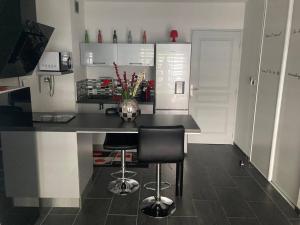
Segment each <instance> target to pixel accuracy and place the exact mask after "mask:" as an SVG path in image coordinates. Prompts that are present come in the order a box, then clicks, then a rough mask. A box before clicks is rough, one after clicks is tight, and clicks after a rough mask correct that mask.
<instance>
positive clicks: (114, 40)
mask: <svg viewBox="0 0 300 225" xmlns="http://www.w3.org/2000/svg"><path fill="white" fill-rule="evenodd" d="M113 43H118V37H117V31H116V30H114V35H113Z"/></svg>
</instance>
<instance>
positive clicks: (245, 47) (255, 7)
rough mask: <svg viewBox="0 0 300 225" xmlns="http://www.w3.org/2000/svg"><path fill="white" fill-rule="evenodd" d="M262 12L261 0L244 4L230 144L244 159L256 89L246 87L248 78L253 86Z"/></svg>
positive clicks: (248, 149)
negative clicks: (234, 144)
mask: <svg viewBox="0 0 300 225" xmlns="http://www.w3.org/2000/svg"><path fill="white" fill-rule="evenodd" d="M264 13H265V1H264V0H251V1H248V2H247V3H246V8H245V21H244V32H243V44H242V58H241V70H240V80H239V93H238V105H237V116H236V129H235V138H234V142H235V143H236V144H237V145H238V146H239V147H240V148H241V149H242V150H243V151H244V152H245V153H246V154H247V155H248V156H250V149H251V144H252V131H253V120H254V109H255V103H256V90H257V85H253V86H251V85H250V77H253V79H254V80H255V81H256V84H257V80H258V74H259V64H260V53H261V41H262V35H263V25H264Z"/></svg>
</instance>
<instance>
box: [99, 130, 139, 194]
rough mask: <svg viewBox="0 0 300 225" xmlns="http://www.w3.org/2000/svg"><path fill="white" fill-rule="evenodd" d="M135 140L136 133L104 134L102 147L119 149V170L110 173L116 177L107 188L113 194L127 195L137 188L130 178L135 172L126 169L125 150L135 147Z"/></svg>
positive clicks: (137, 185)
mask: <svg viewBox="0 0 300 225" xmlns="http://www.w3.org/2000/svg"><path fill="white" fill-rule="evenodd" d="M137 142H138V136H137V134H130V133H123V134H122V133H108V134H106V137H105V141H104V144H103V148H104V149H107V150H113V151H121V170H120V171H117V172H114V173H112V174H111V176H112V177H114V178H116V179H115V180H113V181H111V182H110V183H109V185H108V190H109V191H110V192H112V193H114V194H118V195H127V194H130V193H133V192H135V191H136V190H138V189H139V186H140V185H139V183H138V182H137V181H136V180H134V179H132V177H134V176H135V175H136V173H135V172H133V171H128V170H126V150H130V149H136V148H137Z"/></svg>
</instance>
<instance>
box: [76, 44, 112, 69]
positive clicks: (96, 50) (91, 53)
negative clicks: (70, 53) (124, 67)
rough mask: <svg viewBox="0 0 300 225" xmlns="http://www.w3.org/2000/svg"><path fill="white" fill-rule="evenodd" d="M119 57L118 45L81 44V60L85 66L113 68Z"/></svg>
mask: <svg viewBox="0 0 300 225" xmlns="http://www.w3.org/2000/svg"><path fill="white" fill-rule="evenodd" d="M117 56H118V47H117V44H98V43H81V44H80V60H81V64H82V65H85V66H111V65H113V63H114V62H117Z"/></svg>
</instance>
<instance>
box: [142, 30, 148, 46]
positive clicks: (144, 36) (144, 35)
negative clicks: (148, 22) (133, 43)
mask: <svg viewBox="0 0 300 225" xmlns="http://www.w3.org/2000/svg"><path fill="white" fill-rule="evenodd" d="M146 43H147V34H146V31H144V33H143V44H146Z"/></svg>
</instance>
